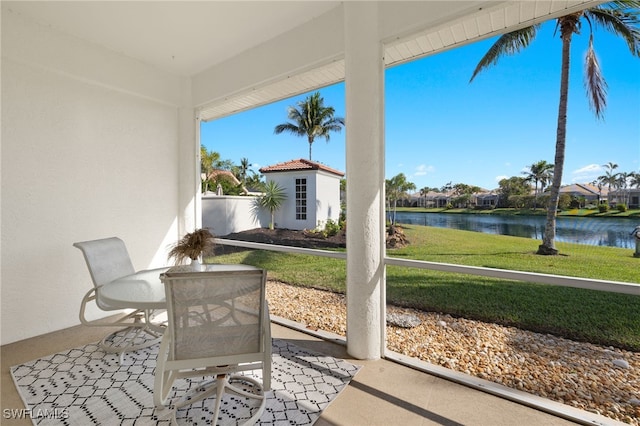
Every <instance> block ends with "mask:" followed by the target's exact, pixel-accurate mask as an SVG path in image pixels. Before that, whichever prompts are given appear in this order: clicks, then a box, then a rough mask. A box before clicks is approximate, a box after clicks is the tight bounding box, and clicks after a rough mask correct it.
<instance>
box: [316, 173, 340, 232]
mask: <svg viewBox="0 0 640 426" xmlns="http://www.w3.org/2000/svg"><path fill="white" fill-rule="evenodd" d="M316 197H317V198H318V203H317V205H316V221H319V222H320V227H321V228H322V227H324V225H325V224H326V222H327V220H328V219H331V220H333V221H334V222H338V219H340V210H341V206H340V178H339V177H338V176H336V175H332V174H328V173H325V172H319V173H318V175H317V177H316ZM316 226H317V223H316Z"/></svg>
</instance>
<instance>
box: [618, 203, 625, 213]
mask: <svg viewBox="0 0 640 426" xmlns="http://www.w3.org/2000/svg"><path fill="white" fill-rule="evenodd" d="M616 209H618V211H619V212H620V213H624V212H626V211H627V205H626V204H625V203H620V204H618V205H617V206H616Z"/></svg>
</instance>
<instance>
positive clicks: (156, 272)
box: [98, 264, 256, 310]
mask: <svg viewBox="0 0 640 426" xmlns="http://www.w3.org/2000/svg"><path fill="white" fill-rule="evenodd" d="M252 269H256V268H255V267H254V266H250V265H240V264H204V265H202V271H206V272H215V271H221V272H224V271H246V270H252ZM168 270H169V267H164V268H156V269H145V270H141V271H138V272H136V273H134V274H131V275H126V276H124V277H120V278H118V279H116V280H113V281H111V282H109V283H107V284H104V285H103V286H101V287H100V288H99V289H98V291H99V292H100V298H101V299H102V301H104V302H105V303H107V304H108V305H110V306H112V307H115V308H121V309H142V310H154V309H166V305H167V302H166V296H165V291H164V284H163V283H162V280H161V278H160V276H161V274H163V273H165V272H166V271H168Z"/></svg>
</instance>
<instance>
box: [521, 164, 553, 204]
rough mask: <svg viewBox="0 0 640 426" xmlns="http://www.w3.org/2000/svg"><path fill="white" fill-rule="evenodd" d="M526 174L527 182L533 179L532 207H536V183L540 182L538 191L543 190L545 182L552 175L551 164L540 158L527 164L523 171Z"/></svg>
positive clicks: (547, 181)
mask: <svg viewBox="0 0 640 426" xmlns="http://www.w3.org/2000/svg"><path fill="white" fill-rule="evenodd" d="M523 173H524V174H525V175H527V176H526V180H527V182H531V181H533V183H534V184H535V192H534V201H533V209H534V210H535V209H537V208H538V194H539V192H538V183H540V192H542V191H543V190H544V187H545V186H547V183H549V181H550V180H551V179H552V177H553V164H549V163H547V162H546V161H545V160H540V161H538V162H536V163H533V164H532V165H530V166H529V170H528V171H524V172H523Z"/></svg>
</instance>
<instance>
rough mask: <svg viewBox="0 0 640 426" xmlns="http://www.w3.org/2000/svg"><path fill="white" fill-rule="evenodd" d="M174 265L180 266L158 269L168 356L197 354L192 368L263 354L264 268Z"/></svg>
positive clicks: (253, 358) (259, 358) (191, 357)
mask: <svg viewBox="0 0 640 426" xmlns="http://www.w3.org/2000/svg"><path fill="white" fill-rule="evenodd" d="M175 270H180V267H175V268H172V269H170V270H169V271H167V272H166V273H164V274H163V275H162V280H163V282H164V284H165V292H166V298H167V312H168V319H169V327H168V329H167V331H166V332H165V333H170V342H171V343H170V345H169V353H170V359H173V360H175V361H178V360H199V361H198V362H197V363H195V364H193V365H192V367H194V368H195V367H199V366H203V367H206V366H214V365H221V364H238V363H243V362H257V361H262V360H264V354H265V351H267V350H268V351H270V350H271V342H268V347H267V346H266V344H265V343H266V342H265V332H264V327H269V324H268V321H269V317H268V312H267V310H266V309H267V308H266V299H265V297H266V294H265V288H266V276H267V274H266V271H265V270H262V269H257V268H256V269H252V270H241V271H209V272H206V271H205V272H172V271H175ZM182 270H184V269H182ZM265 321H266V322H267V323H266V324H265ZM269 336H270V334H269ZM269 353H270V352H269Z"/></svg>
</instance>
